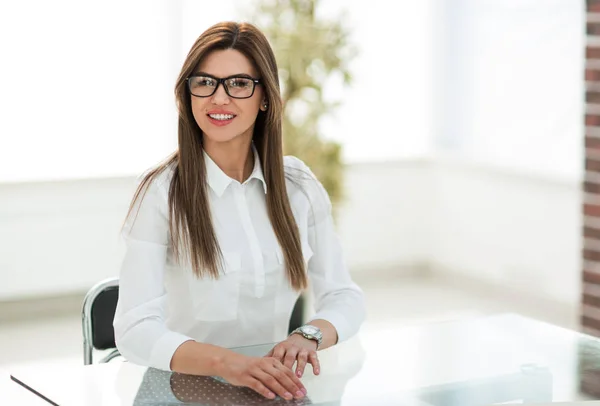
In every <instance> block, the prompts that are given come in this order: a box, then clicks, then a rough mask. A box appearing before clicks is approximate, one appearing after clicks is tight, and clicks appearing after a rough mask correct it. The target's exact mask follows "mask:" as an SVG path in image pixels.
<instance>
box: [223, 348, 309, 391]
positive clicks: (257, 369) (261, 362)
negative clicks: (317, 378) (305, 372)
mask: <svg viewBox="0 0 600 406" xmlns="http://www.w3.org/2000/svg"><path fill="white" fill-rule="evenodd" d="M219 369H220V371H218V374H219V375H220V376H222V377H223V378H224V379H225V380H226V381H227V382H229V383H231V384H233V385H235V386H246V387H248V388H251V389H254V390H255V391H256V392H257V393H259V394H261V395H263V396H264V397H266V398H268V399H274V398H275V394H277V395H279V396H281V397H282V398H284V399H286V400H291V399H293V398H297V399H301V398H303V397H304V396H305V395H306V389H305V388H304V385H303V384H302V382H300V379H298V377H297V376H295V375H294V372H292V370H291V368H288V367H286V366H284V365H283V364H282V363H281V362H280V361H278V360H277V359H275V358H264V357H249V356H246V355H241V354H237V353H234V352H232V353H231V354H230V355H228V356H227V358H226V359H224V360H223V362H222V365H221V367H220V368H219Z"/></svg>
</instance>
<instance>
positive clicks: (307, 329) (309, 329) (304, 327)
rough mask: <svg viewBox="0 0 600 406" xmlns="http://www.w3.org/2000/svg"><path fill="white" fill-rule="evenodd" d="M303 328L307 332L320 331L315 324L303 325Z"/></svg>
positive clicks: (315, 332)
mask: <svg viewBox="0 0 600 406" xmlns="http://www.w3.org/2000/svg"><path fill="white" fill-rule="evenodd" d="M302 330H303V332H304V333H306V334H317V332H318V331H319V329H317V328H316V327H314V326H303V327H302Z"/></svg>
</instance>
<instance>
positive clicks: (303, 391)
mask: <svg viewBox="0 0 600 406" xmlns="http://www.w3.org/2000/svg"><path fill="white" fill-rule="evenodd" d="M302 393H304V396H306V394H307V393H308V392H307V391H306V389H305V388H302Z"/></svg>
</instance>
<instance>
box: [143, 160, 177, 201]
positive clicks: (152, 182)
mask: <svg viewBox="0 0 600 406" xmlns="http://www.w3.org/2000/svg"><path fill="white" fill-rule="evenodd" d="M174 173H175V164H174V163H171V164H169V165H165V166H157V167H153V168H149V169H148V170H146V171H144V172H143V173H142V174H141V175H140V176H138V178H137V185H138V187H139V186H141V185H144V189H146V190H147V191H151V192H152V193H156V194H158V195H160V196H162V197H164V198H165V199H166V198H167V197H168V195H169V188H170V186H171V181H172V179H173V175H174Z"/></svg>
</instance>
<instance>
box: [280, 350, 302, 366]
mask: <svg viewBox="0 0 600 406" xmlns="http://www.w3.org/2000/svg"><path fill="white" fill-rule="evenodd" d="M298 351H300V349H299V348H298V347H292V348H288V350H287V352H286V353H285V357H284V358H283V361H282V362H283V365H285V366H286V367H288V368H289V369H292V367H293V366H294V362H296V358H297V357H298Z"/></svg>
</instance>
